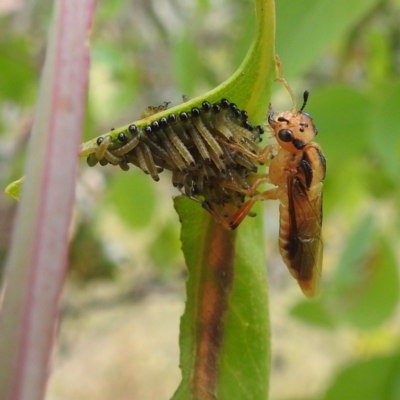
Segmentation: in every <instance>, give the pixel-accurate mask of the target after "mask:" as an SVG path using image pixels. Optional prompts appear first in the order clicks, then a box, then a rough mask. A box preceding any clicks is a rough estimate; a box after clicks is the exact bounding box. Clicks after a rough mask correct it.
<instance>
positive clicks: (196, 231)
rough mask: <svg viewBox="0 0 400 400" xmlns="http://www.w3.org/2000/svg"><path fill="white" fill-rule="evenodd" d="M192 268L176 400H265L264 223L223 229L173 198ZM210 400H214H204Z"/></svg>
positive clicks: (267, 343)
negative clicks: (257, 243)
mask: <svg viewBox="0 0 400 400" xmlns="http://www.w3.org/2000/svg"><path fill="white" fill-rule="evenodd" d="M175 207H176V208H177V209H178V210H179V215H180V218H181V222H182V235H181V239H182V243H183V252H184V255H185V259H186V262H187V265H188V268H189V279H188V282H187V303H186V308H185V313H184V315H183V317H182V321H181V335H180V346H181V361H180V365H181V369H182V382H181V384H180V386H179V388H178V390H177V392H176V393H175V395H174V397H173V399H174V400H178V399H188V398H199V399H203V398H204V399H208V398H214V397H212V396H215V398H218V399H221V400H223V399H232V400H235V399H238V400H239V399H240V400H243V399H255V400H257V399H266V398H267V394H268V375H269V358H270V355H269V353H270V340H269V337H270V331H269V316H268V308H267V307H268V297H267V286H266V275H265V260H264V255H263V251H262V247H260V246H256V245H255V243H256V242H257V241H258V240H259V238H260V237H262V221H261V219H260V218H254V219H251V218H248V219H247V220H245V221H244V223H243V224H242V225H241V226H240V228H239V229H238V232H232V231H226V230H224V229H223V228H222V227H221V226H220V225H217V224H216V222H215V221H214V220H213V219H212V218H211V217H210V216H209V215H208V214H207V213H206V212H205V211H204V210H202V209H201V208H200V207H199V206H198V204H196V203H194V202H191V201H190V200H188V199H187V198H185V197H182V196H181V197H178V198H176V199H175ZM207 396H209V397H207Z"/></svg>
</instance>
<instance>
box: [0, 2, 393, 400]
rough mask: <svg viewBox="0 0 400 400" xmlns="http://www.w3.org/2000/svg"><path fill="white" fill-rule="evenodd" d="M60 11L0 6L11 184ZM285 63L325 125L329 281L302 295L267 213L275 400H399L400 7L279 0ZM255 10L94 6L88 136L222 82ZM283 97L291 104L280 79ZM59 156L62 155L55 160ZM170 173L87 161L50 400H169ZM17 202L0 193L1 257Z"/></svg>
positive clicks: (177, 258)
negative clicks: (157, 176) (314, 295)
mask: <svg viewBox="0 0 400 400" xmlns="http://www.w3.org/2000/svg"><path fill="white" fill-rule="evenodd" d="M51 6H52V2H50V1H45V0H36V1H30V2H27V3H24V2H22V1H20V0H7V1H3V2H2V3H1V4H0V72H1V73H0V113H1V117H0V187H3V188H4V187H5V186H6V185H7V184H8V183H10V182H11V181H12V180H13V179H17V178H19V177H20V176H21V174H22V171H23V162H24V157H25V151H26V145H27V140H28V138H29V132H30V128H31V123H32V117H33V111H34V105H35V101H36V97H37V91H38V84H39V79H40V71H41V66H42V63H43V59H44V54H45V48H46V32H47V27H48V24H49V18H50V15H51ZM276 7H277V40H276V52H277V54H279V56H280V57H281V60H282V63H283V68H284V74H285V77H286V79H287V80H288V81H289V83H290V85H291V87H292V89H293V91H294V92H295V94H296V96H297V98H298V99H299V101H300V99H301V94H302V93H303V91H304V90H305V89H308V90H309V91H310V93H311V95H310V100H309V103H308V105H307V109H306V111H307V112H309V113H310V114H311V115H312V116H313V117H314V121H315V122H316V125H317V126H318V129H319V132H320V133H319V135H318V137H317V141H318V143H320V144H321V146H322V147H323V149H324V153H325V156H326V158H327V161H328V173H327V178H326V181H325V186H324V226H323V232H324V242H325V258H324V275H323V282H322V295H321V296H320V298H319V299H318V300H317V301H314V302H310V301H308V300H305V299H303V298H302V296H301V293H300V290H299V288H298V287H297V285H296V282H295V281H294V280H293V279H292V278H291V277H290V275H289V274H288V272H287V270H286V267H285V266H284V265H283V262H282V261H281V258H280V256H279V253H278V246H277V236H278V205H277V204H276V202H275V203H273V202H270V203H267V204H265V220H266V224H265V247H266V251H267V258H268V268H267V270H268V274H269V281H270V293H271V297H270V306H271V319H272V331H273V336H272V347H273V357H272V364H273V369H272V371H273V372H272V377H271V395H270V398H271V400H291V399H304V400H305V399H307V400H312V399H313V400H317V399H318V400H326V399H329V400H336V399H341V400H347V399H349V400H350V399H351V400H354V399H363V400H365V399H367V400H368V399H371V400H372V399H373V400H381V399H382V400H387V399H400V385H399V382H400V350H399V349H400V340H399V337H400V336H399V335H400V308H399V301H398V300H399V265H400V264H399V260H400V246H399V238H400V218H399V210H400V178H399V172H400V121H399V120H400V1H399V0H385V1H381V0H379V1H377V0H353V1H344V0H336V1H331V0H295V1H293V0H292V1H291V0H277V1H276ZM253 27H254V15H253V2H252V1H244V0H229V1H228V0H218V1H217V0H215V1H211V0H191V1H184V0H164V1H161V0H153V1H146V0H137V1H127V0H124V1H123V0H114V1H112V2H110V1H109V2H107V1H99V2H98V6H97V12H96V16H95V22H94V27H93V30H92V35H91V46H92V64H91V71H90V89H89V95H88V105H87V115H86V122H85V131H84V137H83V140H88V139H91V138H93V137H96V136H98V135H100V134H102V133H105V132H106V131H108V130H110V128H112V127H118V126H121V125H125V124H127V123H129V122H131V121H133V120H135V119H138V117H139V116H140V114H141V112H142V111H143V110H144V109H145V108H146V107H147V106H148V105H158V104H161V103H163V102H164V101H171V103H172V105H175V104H178V103H180V102H181V98H182V97H181V96H182V94H185V95H187V96H189V97H193V96H196V95H199V94H201V93H203V92H205V91H207V90H210V89H212V88H213V87H215V86H216V85H218V84H219V83H221V82H222V81H223V80H225V79H226V78H227V77H228V76H229V75H230V74H231V73H232V72H234V71H235V69H236V68H237V67H238V66H239V64H240V63H241V60H242V59H243V57H244V55H245V54H246V51H247V48H248V46H249V43H250V41H251V38H252V33H253ZM272 104H273V106H274V109H276V110H285V109H289V108H290V107H291V104H290V99H289V97H288V95H287V94H286V93H285V92H284V91H283V90H282V88H281V87H280V85H279V84H278V83H277V84H276V92H275V94H274V97H273V101H272ZM61 165H62V160H60V166H61ZM177 194H178V193H177V191H176V190H174V189H173V188H172V187H171V185H170V179H169V177H168V176H167V174H166V173H164V174H162V176H161V181H160V182H158V183H155V182H153V181H152V180H151V179H150V178H149V177H148V176H146V175H144V174H143V173H142V172H141V171H133V170H131V171H129V172H128V173H126V172H122V171H121V170H120V169H118V168H114V167H105V168H100V167H96V168H89V167H87V166H86V163H85V162H84V161H82V162H81V166H80V171H79V177H78V183H77V202H76V207H75V213H74V222H73V227H72V234H71V235H72V248H71V263H70V264H71V265H70V277H69V281H68V284H67V288H66V290H65V296H64V302H63V318H62V322H61V327H60V332H59V337H60V339H59V346H58V351H57V356H56V359H55V361H54V372H53V376H52V378H51V381H50V387H49V394H48V398H49V399H68V400H70V399H71V400H72V399H82V398H85V399H96V400H102V399H104V400H105V399H110V398H115V399H124V398H130V399H136V398H137V399H167V398H169V397H170V396H171V395H172V393H173V391H174V389H175V388H176V387H177V385H178V383H179V380H180V372H179V369H178V354H179V349H178V326H179V317H180V315H181V313H182V311H183V304H184V300H185V293H184V284H185V274H186V272H185V266H184V262H183V258H182V255H181V254H180V242H179V222H178V218H177V215H176V214H175V212H174V210H173V206H172V196H174V195H177ZM15 209H16V204H15V203H14V201H13V200H11V199H9V198H6V196H5V195H3V194H0V260H1V264H3V260H4V259H5V257H6V254H7V248H8V246H9V243H10V234H11V226H12V221H13V218H14V214H15Z"/></svg>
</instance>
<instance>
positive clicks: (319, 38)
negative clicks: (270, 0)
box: [276, 0, 379, 79]
mask: <svg viewBox="0 0 400 400" xmlns="http://www.w3.org/2000/svg"><path fill="white" fill-rule="evenodd" d="M378 2H379V1H378V0H352V1H347V0H335V1H321V0H302V1H293V0H280V1H278V2H277V4H276V14H277V20H278V23H277V35H276V37H277V41H276V49H277V54H279V56H280V57H281V60H282V61H283V62H284V63H285V62H286V61H287V60H295V62H291V63H290V64H288V65H287V66H286V67H285V75H286V79H290V78H291V77H294V76H298V75H299V74H301V73H302V72H304V71H305V70H306V68H307V67H309V66H310V65H311V64H313V63H314V62H315V61H316V59H317V58H318V57H320V56H321V54H322V53H323V52H324V51H325V50H326V49H327V48H328V47H331V46H332V45H334V44H335V43H336V42H338V41H339V39H340V38H341V37H343V36H344V35H345V34H346V33H348V32H349V31H350V29H351V28H352V27H353V26H354V25H355V24H356V23H357V22H358V21H361V20H362V19H363V18H364V17H365V16H366V14H367V13H369V12H370V11H371V10H372V9H373V7H374V6H376V4H377V3H378ZM285 65H286V64H285Z"/></svg>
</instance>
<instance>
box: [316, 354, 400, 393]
mask: <svg viewBox="0 0 400 400" xmlns="http://www.w3.org/2000/svg"><path fill="white" fill-rule="evenodd" d="M399 382H400V355H399V354H395V355H393V356H390V357H380V358H374V359H372V360H368V361H360V362H358V363H355V364H353V365H351V366H349V367H347V368H346V369H344V370H343V371H341V372H340V373H339V374H338V376H337V377H336V379H335V381H334V382H333V384H332V386H331V387H330V388H329V389H328V391H327V393H326V395H325V396H323V397H322V400H397V399H399V398H400V385H399Z"/></svg>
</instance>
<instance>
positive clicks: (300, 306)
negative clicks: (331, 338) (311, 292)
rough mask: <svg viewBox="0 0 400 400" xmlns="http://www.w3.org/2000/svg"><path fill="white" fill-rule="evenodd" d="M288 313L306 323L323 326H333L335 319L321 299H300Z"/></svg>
mask: <svg viewBox="0 0 400 400" xmlns="http://www.w3.org/2000/svg"><path fill="white" fill-rule="evenodd" d="M290 315H291V316H293V317H295V318H298V319H300V320H302V321H304V322H306V323H308V324H311V325H317V326H320V327H323V328H333V327H334V326H335V319H334V318H333V316H332V315H331V312H330V310H329V309H328V308H327V307H326V304H325V302H324V301H323V300H321V299H317V300H314V301H312V302H311V301H309V300H301V301H300V302H299V303H297V304H296V305H295V306H294V307H293V308H292V309H291V310H290Z"/></svg>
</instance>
